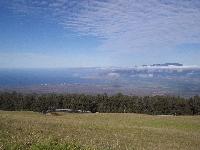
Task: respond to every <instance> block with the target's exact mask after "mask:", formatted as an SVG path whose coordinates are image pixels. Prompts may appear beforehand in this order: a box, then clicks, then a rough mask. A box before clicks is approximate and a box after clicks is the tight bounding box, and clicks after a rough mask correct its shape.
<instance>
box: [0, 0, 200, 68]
mask: <svg viewBox="0 0 200 150" xmlns="http://www.w3.org/2000/svg"><path fill="white" fill-rule="evenodd" d="M165 62H178V63H182V64H185V65H198V66H200V1H199V0H6V1H5V0H0V68H63V67H110V66H119V67H132V66H135V65H143V64H155V63H165Z"/></svg>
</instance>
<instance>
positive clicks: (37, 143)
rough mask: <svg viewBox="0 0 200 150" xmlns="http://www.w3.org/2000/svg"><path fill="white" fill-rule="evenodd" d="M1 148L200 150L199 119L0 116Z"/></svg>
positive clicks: (119, 116) (100, 116)
mask: <svg viewBox="0 0 200 150" xmlns="http://www.w3.org/2000/svg"><path fill="white" fill-rule="evenodd" d="M0 149H33V150H39V149H46V150H47V149H52V150H53V149H63V150H64V149H66V150H79V149H103V150H104V149H105V150H107V149H120V150H123V149H128V150H129V149H130V150H132V149H154V150H156V149H162V150H163V149H169V150H172V149H181V150H184V149H188V150H194V149H196V150H199V149H200V116H150V115H141V114H101V113H96V114H53V115H52V114H49V115H43V114H40V113H35V112H7V111H0Z"/></svg>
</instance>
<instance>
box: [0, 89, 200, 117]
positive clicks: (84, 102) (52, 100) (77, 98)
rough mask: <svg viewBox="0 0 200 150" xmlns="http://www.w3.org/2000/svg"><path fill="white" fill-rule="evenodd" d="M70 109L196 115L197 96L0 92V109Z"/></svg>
mask: <svg viewBox="0 0 200 150" xmlns="http://www.w3.org/2000/svg"><path fill="white" fill-rule="evenodd" d="M58 108H59V109H64V108H68V109H73V110H83V111H91V112H93V113H94V112H102V113H145V114H152V115H199V114H200V97H199V96H194V97H191V98H187V99H186V98H182V97H175V96H143V97H141V96H128V95H123V94H121V93H118V94H116V95H112V96H108V95H107V94H99V95H85V94H22V93H17V92H0V109H1V110H10V111H19V110H26V111H37V112H45V111H47V110H51V109H58Z"/></svg>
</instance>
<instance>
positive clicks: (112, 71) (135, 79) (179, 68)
mask: <svg viewBox="0 0 200 150" xmlns="http://www.w3.org/2000/svg"><path fill="white" fill-rule="evenodd" d="M0 89H1V90H4V91H5V90H6V91H12V90H16V91H20V92H28V93H30V92H38V93H51V92H56V93H87V94H99V93H108V94H116V93H118V92H122V93H124V94H128V95H140V96H144V95H175V96H184V97H191V96H194V95H198V94H199V93H200V67H197V66H183V65H182V64H173V65H172V64H154V65H149V66H147V65H144V66H135V67H130V68H125V67H123V68H121V67H107V68H100V67H99V68H97V67H96V68H95V67H93V68H68V69H67V68H63V69H14V70H12V69H2V70H0Z"/></svg>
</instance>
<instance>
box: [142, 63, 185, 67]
mask: <svg viewBox="0 0 200 150" xmlns="http://www.w3.org/2000/svg"><path fill="white" fill-rule="evenodd" d="M142 66H143V67H145V66H149V65H142ZM150 66H157V67H167V66H179V67H180V66H183V64H180V63H164V64H153V65H150Z"/></svg>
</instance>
